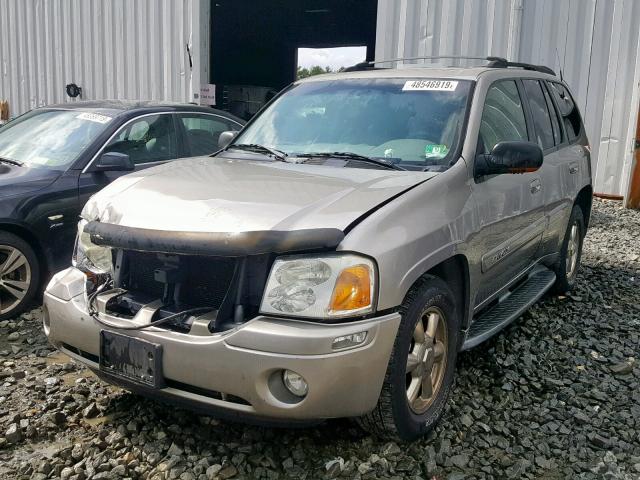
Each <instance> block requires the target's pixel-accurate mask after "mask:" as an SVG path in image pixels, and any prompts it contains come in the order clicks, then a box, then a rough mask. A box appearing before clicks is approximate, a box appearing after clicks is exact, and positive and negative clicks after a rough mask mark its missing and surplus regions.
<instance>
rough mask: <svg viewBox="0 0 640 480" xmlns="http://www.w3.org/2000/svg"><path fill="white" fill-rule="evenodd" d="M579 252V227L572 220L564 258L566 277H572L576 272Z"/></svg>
mask: <svg viewBox="0 0 640 480" xmlns="http://www.w3.org/2000/svg"><path fill="white" fill-rule="evenodd" d="M579 253H580V229H579V227H578V223H577V222H574V223H573V225H571V231H570V233H569V242H568V243H567V259H566V267H565V268H566V272H567V278H572V277H573V276H574V274H575V272H576V266H577V265H578V254H579Z"/></svg>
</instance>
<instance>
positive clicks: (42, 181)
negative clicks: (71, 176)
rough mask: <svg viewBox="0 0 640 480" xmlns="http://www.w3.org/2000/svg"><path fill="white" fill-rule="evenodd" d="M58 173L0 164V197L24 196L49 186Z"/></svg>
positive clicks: (44, 169) (43, 169)
mask: <svg viewBox="0 0 640 480" xmlns="http://www.w3.org/2000/svg"><path fill="white" fill-rule="evenodd" d="M60 173H61V172H59V171H56V170H49V169H46V168H29V167H19V166H17V165H9V164H6V163H0V197H11V196H14V195H24V194H27V193H30V192H34V191H36V190H40V189H41V188H45V187H47V186H49V185H51V184H52V183H53V182H54V181H55V180H56V179H57V178H58V177H59V176H60Z"/></svg>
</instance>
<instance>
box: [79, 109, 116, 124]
mask: <svg viewBox="0 0 640 480" xmlns="http://www.w3.org/2000/svg"><path fill="white" fill-rule="evenodd" d="M76 118H79V119H80V120H89V121H90V122H96V123H102V124H105V123H109V122H110V121H111V117H107V116H106V115H100V114H99V113H90V112H84V113H81V114H80V115H78V116H77V117H76Z"/></svg>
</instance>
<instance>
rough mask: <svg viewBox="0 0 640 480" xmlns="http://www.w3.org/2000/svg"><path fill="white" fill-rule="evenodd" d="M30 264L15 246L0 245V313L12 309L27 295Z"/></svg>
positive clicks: (29, 281)
mask: <svg viewBox="0 0 640 480" xmlns="http://www.w3.org/2000/svg"><path fill="white" fill-rule="evenodd" d="M29 285H31V266H30V265H29V261H28V260H27V257H26V256H25V255H24V254H23V253H22V252H21V251H20V250H18V249H17V248H15V247H12V246H10V245H0V314H3V313H7V312H10V311H11V310H13V309H14V308H15V307H16V306H17V305H18V304H19V303H20V302H21V301H22V300H23V299H24V297H25V296H26V295H27V291H28V290H29Z"/></svg>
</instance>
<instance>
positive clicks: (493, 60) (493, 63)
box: [486, 57, 556, 77]
mask: <svg viewBox="0 0 640 480" xmlns="http://www.w3.org/2000/svg"><path fill="white" fill-rule="evenodd" d="M486 60H488V61H489V64H488V65H487V66H488V67H493V68H509V67H516V68H524V69H525V70H533V71H535V72H541V73H548V74H549V75H553V76H554V77H555V75H556V72H554V71H553V70H552V69H551V68H549V67H545V66H544V65H534V64H532V63H522V62H510V61H509V60H507V59H506V58H502V57H487V58H486Z"/></svg>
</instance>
